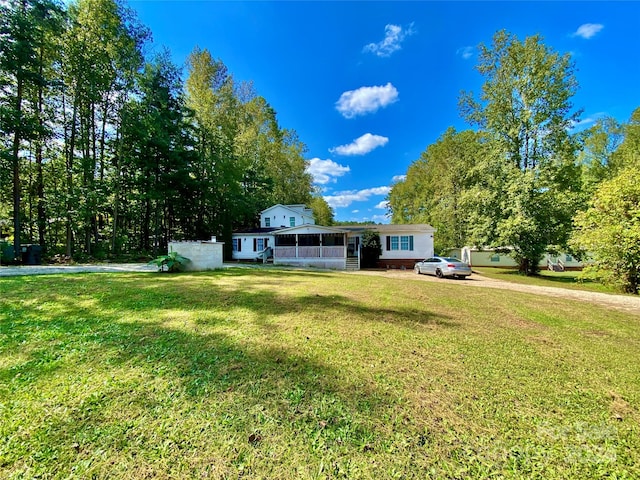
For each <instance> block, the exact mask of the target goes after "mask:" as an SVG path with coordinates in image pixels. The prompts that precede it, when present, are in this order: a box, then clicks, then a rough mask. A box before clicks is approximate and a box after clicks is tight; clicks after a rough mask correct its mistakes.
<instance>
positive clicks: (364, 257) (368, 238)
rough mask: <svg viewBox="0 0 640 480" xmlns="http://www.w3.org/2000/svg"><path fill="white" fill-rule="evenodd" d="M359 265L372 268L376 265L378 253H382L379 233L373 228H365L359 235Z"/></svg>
mask: <svg viewBox="0 0 640 480" xmlns="http://www.w3.org/2000/svg"><path fill="white" fill-rule="evenodd" d="M360 250H361V252H362V253H361V266H362V267H363V268H373V267H375V266H376V264H377V262H378V259H379V258H380V255H382V242H381V241H380V235H379V234H378V232H374V231H373V230H365V231H364V232H362V237H360Z"/></svg>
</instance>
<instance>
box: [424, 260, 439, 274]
mask: <svg viewBox="0 0 640 480" xmlns="http://www.w3.org/2000/svg"><path fill="white" fill-rule="evenodd" d="M436 261H437V260H436V259H435V258H427V259H426V260H425V261H424V268H423V271H424V273H428V274H429V275H435V273H436V268H435V265H436V263H435V262H436Z"/></svg>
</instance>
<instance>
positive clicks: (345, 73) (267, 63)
mask: <svg viewBox="0 0 640 480" xmlns="http://www.w3.org/2000/svg"><path fill="white" fill-rule="evenodd" d="M129 5H130V6H131V7H132V8H133V9H134V10H135V11H136V12H137V14H138V17H139V19H140V20H141V21H142V23H143V24H145V25H146V26H147V27H149V28H150V29H151V31H152V33H153V38H154V45H153V46H152V47H150V49H149V51H148V53H153V51H154V50H160V48H162V47H167V48H168V49H169V50H170V51H171V53H172V56H173V58H174V61H175V62H176V63H177V64H178V65H184V62H185V59H186V57H187V56H188V54H189V53H190V52H191V50H192V49H193V48H194V47H195V46H196V45H197V46H199V47H200V48H207V49H208V50H209V51H210V52H211V53H212V55H213V56H214V58H217V59H220V60H222V61H223V62H224V63H225V65H226V66H227V67H228V68H229V71H230V72H231V74H232V75H233V76H234V78H235V79H236V80H237V81H253V83H254V86H255V89H256V91H257V93H258V94H259V95H261V96H263V97H265V99H266V100H267V101H268V102H269V103H270V104H271V106H272V107H273V108H274V109H275V110H276V112H277V114H278V121H279V123H280V125H281V126H282V127H284V128H289V129H294V130H295V131H296V132H297V133H298V135H299V137H300V140H301V141H303V142H304V143H305V144H306V145H307V147H308V152H307V154H306V158H307V159H308V160H309V161H310V169H311V170H310V171H311V173H312V174H313V175H314V178H315V179H316V185H317V186H318V187H319V188H320V189H321V190H322V192H323V196H324V197H325V198H326V200H327V201H328V202H329V204H330V205H331V206H332V207H333V208H334V210H335V213H336V219H337V220H357V221H375V222H382V223H388V221H389V220H388V218H387V216H386V213H387V212H386V208H385V202H384V199H385V196H386V195H387V193H388V191H389V189H390V186H391V185H392V184H393V182H394V181H395V180H396V179H397V178H399V176H401V175H404V174H405V173H406V171H407V168H408V167H409V165H410V164H411V163H412V162H413V161H414V160H416V159H418V158H419V156H420V153H421V152H423V151H424V150H425V149H426V147H427V146H428V145H429V144H431V143H433V142H434V141H435V140H436V139H437V138H438V137H439V136H440V135H441V134H442V133H443V132H444V131H445V130H446V129H447V128H448V127H449V126H453V127H455V128H456V129H458V130H463V129H465V128H469V126H468V125H467V124H466V123H465V121H464V120H463V119H462V118H461V117H460V115H459V112H458V107H457V102H458V96H459V93H460V91H461V90H471V91H473V92H475V93H478V92H479V91H480V86H481V85H482V78H481V76H480V75H479V74H478V73H477V72H476V71H475V68H474V67H475V65H476V62H477V46H478V44H480V43H485V44H490V43H491V39H492V37H493V34H494V33H495V32H496V31H497V30H500V29H506V30H508V31H509V32H511V33H514V34H516V35H517V36H518V37H519V38H520V39H521V40H523V39H524V38H525V37H526V36H529V35H534V34H536V33H539V34H541V35H542V36H543V37H544V41H545V43H546V44H547V45H548V46H549V47H551V48H553V49H554V50H556V51H558V52H560V53H567V52H568V53H571V54H572V56H573V58H574V61H575V64H576V67H577V69H576V76H577V79H578V82H579V84H580V88H579V91H578V93H577V94H576V96H575V97H574V99H573V103H574V105H575V107H576V109H582V110H583V114H582V117H581V118H582V122H581V123H582V125H584V126H588V125H589V124H591V123H592V122H593V121H594V120H595V119H597V118H598V117H601V116H604V115H610V116H613V117H615V118H617V119H618V120H620V121H627V120H628V119H629V117H630V115H631V113H632V111H633V110H634V109H635V108H637V107H640V35H639V32H640V2H596V1H589V2H577V1H574V2H552V1H548V2H544V1H543V2H505V1H495V2H480V1H477V2H457V1H452V2H338V1H335V2H334V1H326V2H311V1H300V2H282V1H278V2H214V1H197V2H190V1H134V0H130V1H129Z"/></svg>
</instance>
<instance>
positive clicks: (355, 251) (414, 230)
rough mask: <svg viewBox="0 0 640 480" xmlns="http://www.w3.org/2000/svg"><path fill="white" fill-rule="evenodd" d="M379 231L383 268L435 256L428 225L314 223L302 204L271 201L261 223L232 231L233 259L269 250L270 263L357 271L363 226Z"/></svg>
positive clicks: (410, 265)
mask: <svg viewBox="0 0 640 480" xmlns="http://www.w3.org/2000/svg"><path fill="white" fill-rule="evenodd" d="M367 230H373V231H375V232H378V234H379V235H380V240H381V242H382V254H381V255H380V258H379V260H378V265H377V266H378V267H381V268H413V265H414V264H415V263H416V262H417V261H419V260H423V259H424V258H427V257H431V256H433V234H434V232H435V229H434V228H433V227H431V226H430V225H426V224H422V225H357V226H339V227H326V226H321V225H315V222H314V220H313V213H312V211H311V210H310V209H308V208H305V206H304V205H274V206H273V207H270V208H267V209H266V210H263V211H262V212H261V214H260V228H257V229H253V230H246V231H238V232H235V233H234V234H233V237H232V242H233V256H232V258H233V259H234V260H257V259H259V258H263V257H266V255H270V254H272V255H273V263H274V264H276V265H277V264H280V265H298V266H304V267H310V266H314V267H318V268H332V269H337V270H347V269H348V270H359V269H360V258H361V255H360V254H361V249H360V244H361V238H362V235H363V233H364V232H365V231H367Z"/></svg>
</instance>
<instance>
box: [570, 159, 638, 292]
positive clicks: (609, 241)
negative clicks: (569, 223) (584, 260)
mask: <svg viewBox="0 0 640 480" xmlns="http://www.w3.org/2000/svg"><path fill="white" fill-rule="evenodd" d="M575 225H576V230H575V232H574V234H573V237H572V241H573V244H574V245H575V246H576V247H578V248H580V249H583V250H584V251H586V252H589V253H590V254H592V255H593V256H594V257H595V261H596V263H595V265H594V266H593V267H591V270H592V271H594V272H595V273H596V275H597V276H599V277H600V278H601V279H602V280H604V281H605V282H607V283H611V284H615V285H619V286H621V287H622V289H623V290H624V291H626V292H629V293H635V294H638V291H639V288H640V169H638V168H637V166H635V167H634V166H630V167H627V168H624V169H622V170H621V171H620V173H619V174H618V175H617V176H616V177H614V178H612V179H611V180H607V181H604V182H603V183H602V184H600V186H599V187H598V189H597V190H596V192H595V194H594V197H593V199H592V201H591V202H590V205H589V208H588V209H587V210H586V211H585V212H582V213H579V214H578V215H577V216H576V220H575Z"/></svg>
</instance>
